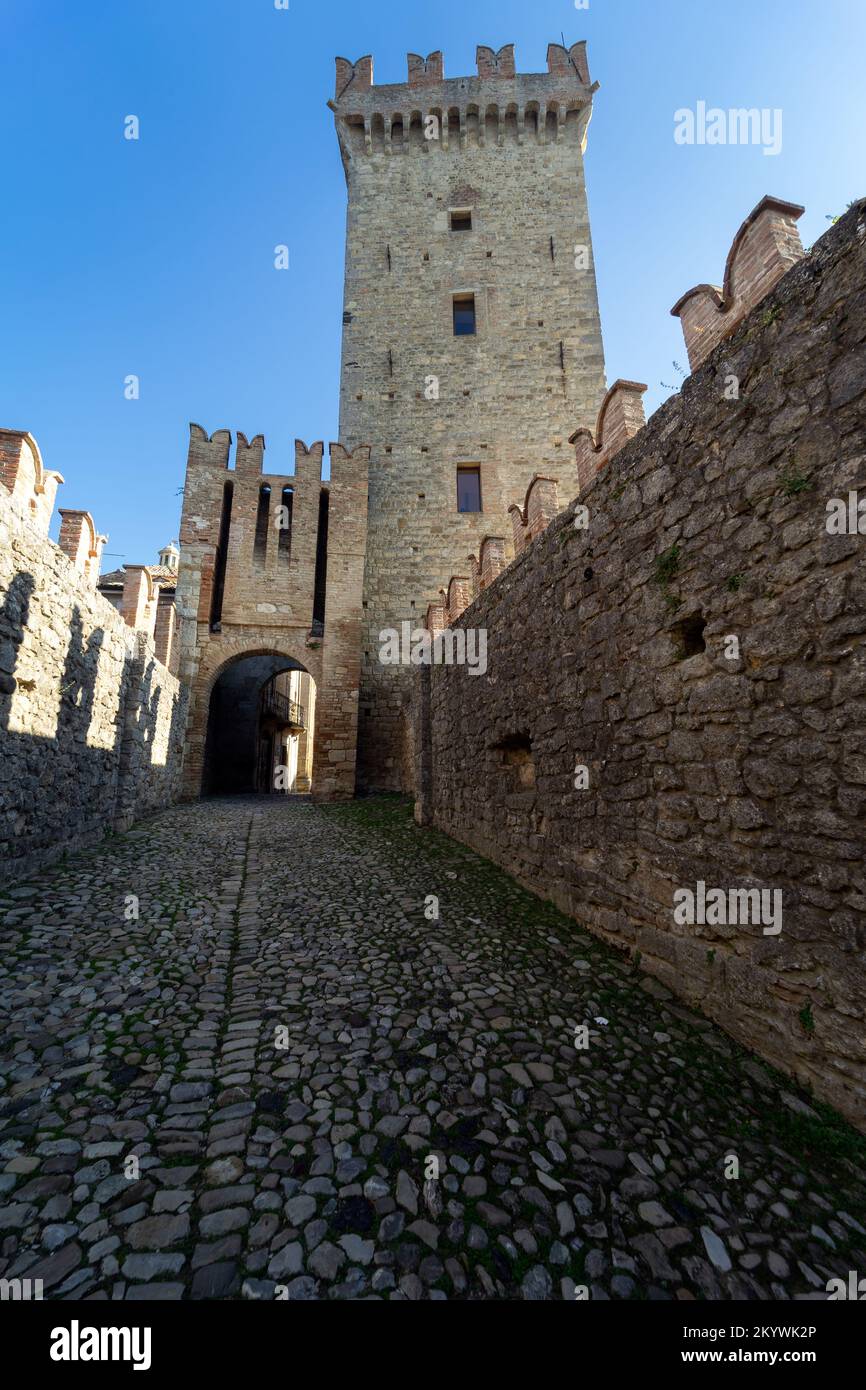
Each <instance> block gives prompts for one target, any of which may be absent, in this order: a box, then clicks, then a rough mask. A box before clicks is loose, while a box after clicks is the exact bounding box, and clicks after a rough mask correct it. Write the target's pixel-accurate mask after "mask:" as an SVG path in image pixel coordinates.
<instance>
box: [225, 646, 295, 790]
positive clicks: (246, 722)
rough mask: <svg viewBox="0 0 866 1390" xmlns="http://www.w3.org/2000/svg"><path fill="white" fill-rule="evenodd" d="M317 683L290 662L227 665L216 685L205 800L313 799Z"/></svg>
mask: <svg viewBox="0 0 866 1390" xmlns="http://www.w3.org/2000/svg"><path fill="white" fill-rule="evenodd" d="M315 705H316V687H315V681H314V680H313V678H312V676H311V675H310V673H309V671H307V669H306V667H304V666H301V665H300V663H299V662H297V661H294V660H291V659H290V658H288V657H286V656H281V655H277V654H267V655H265V654H259V655H256V656H253V655H247V656H241V657H236V658H235V659H233V660H231V661H229V662H227V663H225V664H224V665H223V666H222V668H221V670H220V671H219V673H218V674H217V676H216V679H215V680H214V681H213V683H212V685H211V691H210V699H209V701H208V718H207V728H206V732H205V744H204V757H203V765H202V781H201V794H202V796H216V795H223V796H231V795H239V794H243V793H253V792H258V793H272V792H281V793H287V792H309V791H310V790H311V784H312V773H313V767H312V761H313V759H312V753H313V736H314V730H315Z"/></svg>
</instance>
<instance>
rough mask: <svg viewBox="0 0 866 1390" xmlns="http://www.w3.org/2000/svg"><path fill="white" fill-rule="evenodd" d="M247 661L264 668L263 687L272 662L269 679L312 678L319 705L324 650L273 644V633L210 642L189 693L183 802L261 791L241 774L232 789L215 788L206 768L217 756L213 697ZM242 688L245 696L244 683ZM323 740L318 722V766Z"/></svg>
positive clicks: (256, 693)
mask: <svg viewBox="0 0 866 1390" xmlns="http://www.w3.org/2000/svg"><path fill="white" fill-rule="evenodd" d="M268 638H270V640H268ZM248 662H250V663H255V662H259V663H260V664H261V674H262V681H261V683H260V684H263V683H264V682H265V681H266V680H267V679H268V663H270V674H272V675H275V674H277V673H278V672H282V671H290V670H297V671H301V672H303V673H306V674H307V675H309V676H310V678H311V683H312V685H313V687H314V688H315V691H316V695H317V703H318V695H319V693H320V691H321V650H320V648H319V647H318V646H312V647H308V646H306V645H305V644H304V643H298V644H295V643H294V642H292V641H290V640H289V641H283V640H278V641H274V640H273V634H262V639H261V640H259V641H256V640H255V636H254V635H253V634H249V633H248V634H246V636H245V638H244V637H240V636H238V637H235V638H233V639H229V640H227V641H220V640H219V639H218V638H217V639H213V638H212V640H211V641H210V642H209V643H208V645H207V647H206V649H205V651H204V653H203V655H202V660H201V662H200V664H199V666H198V670H197V671H196V674H195V679H194V681H193V684H192V688H191V691H190V706H189V715H188V720H187V733H186V747H185V754H184V797H185V799H188V800H191V799H195V798H197V797H199V796H202V795H207V794H209V793H210V792H213V791H216V790H225V791H229V792H230V791H232V790H234V791H241V790H249V791H254V790H257V787H256V785H255V780H256V779H255V777H254V778H253V781H252V785H246V786H245V785H243V781H244V778H243V775H242V774H239V776H238V777H237V778H234V779H233V781H234V785H231V781H232V779H230V784H229V785H228V786H226V787H224V788H220V787H218V786H215V785H214V784H213V779H212V777H211V775H210V772H211V768H209V766H208V754H209V752H210V753H211V755H213V752H214V748H213V729H211V745H212V746H211V748H210V750H209V748H208V730H209V725H210V721H211V714H212V712H213V711H212V701H213V696H214V692H215V691H216V690H217V687H218V686H219V683H220V681H221V679H222V678H223V677H225V676H226V675H227V674H228V673H230V672H232V671H233V670H234V669H235V668H238V667H241V666H242V665H243V664H244V663H248ZM238 684H239V688H240V690H241V693H242V694H243V693H244V692H243V689H242V688H243V685H244V682H243V680H241V681H240V682H239V683H238ZM254 684H255V682H254V681H251V682H250V688H249V689H248V690H247V691H246V692H245V698H246V697H251V696H252V695H253V693H255V695H256V696H257V695H258V690H255V691H253V686H254ZM259 688H260V687H259ZM323 736H324V735H323V734H322V733H320V730H319V728H318V721H317V727H316V729H315V734H314V743H315V748H314V750H313V755H314V761H316V762H317V761H318V760H319V757H320V749H321V747H322V739H323ZM241 742H242V740H241ZM238 756H239V758H240V757H241V756H242V750H240V749H239V750H238ZM250 757H253V758H254V757H255V752H254V750H253V752H252V753H250ZM217 780H219V779H217Z"/></svg>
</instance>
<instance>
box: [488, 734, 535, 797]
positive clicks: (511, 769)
mask: <svg viewBox="0 0 866 1390" xmlns="http://www.w3.org/2000/svg"><path fill="white" fill-rule="evenodd" d="M490 747H491V751H492V752H493V753H494V754H498V761H499V765H500V766H501V767H502V768H503V769H506V771H507V775H508V776H509V778H510V780H511V781H512V782H513V783H515V784H516V785H517V786H518V787H524V788H526V787H534V786H535V764H534V762H533V761H532V739H531V737H530V735H529V734H526V733H518V734H510V735H509V736H508V737H507V738H504V739H502V740H501V741H500V742H499V743H493V744H491V745H490Z"/></svg>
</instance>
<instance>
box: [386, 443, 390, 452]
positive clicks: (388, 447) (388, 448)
mask: <svg viewBox="0 0 866 1390" xmlns="http://www.w3.org/2000/svg"><path fill="white" fill-rule="evenodd" d="M385 453H386V454H390V453H391V445H390V444H386V445H385Z"/></svg>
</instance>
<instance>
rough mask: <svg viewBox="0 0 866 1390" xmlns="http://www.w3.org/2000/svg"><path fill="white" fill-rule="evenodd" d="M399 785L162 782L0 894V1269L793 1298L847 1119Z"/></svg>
mask: <svg viewBox="0 0 866 1390" xmlns="http://www.w3.org/2000/svg"><path fill="white" fill-rule="evenodd" d="M410 810H411V807H410V804H409V803H408V802H407V801H404V800H403V799H402V798H397V797H390V798H370V799H366V800H361V801H356V802H352V803H348V804H343V805H339V806H334V805H329V806H319V805H314V804H311V803H310V801H309V800H307V801H288V802H287V801H286V800H285V799H284V798H279V797H266V798H260V799H256V798H249V799H247V798H232V799H231V800H226V801H220V800H216V801H210V802H207V803H204V802H200V803H197V804H194V805H183V806H176V807H173V808H172V809H170V810H168V811H165V812H164V813H162V814H161V815H160V816H157V817H155V818H154V819H152V820H151V821H150V822H149V823H148V824H147V825H143V826H139V827H136V828H135V829H133V830H131V831H129V832H127V833H126V834H124V835H122V836H119V837H117V838H116V839H115V840H114V841H113V842H112V843H111V845H110V846H108V845H105V846H100V847H99V848H98V849H95V850H91V851H88V852H85V853H82V854H78V855H74V856H72V857H71V858H70V859H69V861H68V862H67V863H66V864H65V865H64V866H63V867H62V868H61V869H60V870H59V871H57V872H55V873H52V874H50V875H48V876H47V877H45V876H43V877H42V878H41V879H39V880H38V881H34V882H32V883H26V884H21V885H19V886H16V887H14V888H12V889H10V890H8V891H7V892H5V893H3V894H2V895H0V1013H2V1017H3V1027H2V1032H0V1278H4V1279H10V1280H11V1279H15V1278H22V1279H26V1278H30V1279H33V1280H35V1279H41V1280H42V1281H43V1286H44V1290H43V1291H44V1297H45V1298H46V1299H49V1300H111V1301H118V1302H120V1301H125V1302H133V1301H134V1302H140V1301H150V1300H154V1299H160V1300H166V1299H167V1300H179V1299H184V1300H202V1299H210V1300H221V1299H258V1300H268V1301H271V1300H274V1299H288V1300H290V1301H297V1300H313V1299H316V1300H324V1299H329V1300H330V1299H335V1300H346V1299H377V1300H382V1299H385V1300H388V1301H394V1300H406V1299H408V1300H411V1301H416V1300H421V1299H423V1300H428V1299H430V1300H442V1299H449V1300H455V1299H456V1300H477V1299H516V1300H531V1301H537V1300H544V1299H555V1300H568V1301H573V1300H574V1298H575V1294H576V1293H577V1292H578V1291H579V1290H584V1291H585V1293H584V1296H585V1297H589V1298H591V1299H593V1300H599V1299H614V1300H623V1299H646V1298H649V1299H653V1300H658V1299H664V1300H670V1299H678V1300H682V1299H723V1300H734V1299H759V1300H767V1299H772V1300H776V1299H781V1300H788V1299H798V1300H799V1299H823V1298H826V1289H827V1282H828V1280H829V1279H832V1278H843V1279H846V1278H847V1273H848V1271H849V1270H851V1269H855V1270H856V1269H863V1268H864V1262H866V1226H864V1223H866V1187H864V1180H863V1172H864V1162H863V1159H864V1153H866V1144H864V1141H863V1140H862V1139H861V1138H860V1137H859V1136H857V1135H855V1134H853V1132H852V1131H850V1130H849V1129H848V1128H847V1126H846V1125H845V1124H844V1123H843V1122H842V1121H841V1120H839V1118H838V1117H836V1116H833V1115H832V1113H830V1112H828V1111H825V1109H824V1107H821V1106H820V1105H818V1106H816V1105H815V1103H814V1102H812V1101H811V1100H810V1099H809V1098H804V1097H803V1096H802V1095H801V1094H799V1093H798V1092H797V1090H796V1088H795V1087H792V1086H791V1085H790V1083H788V1082H787V1081H785V1080H784V1079H783V1078H780V1077H778V1076H777V1075H774V1074H773V1073H772V1072H771V1071H770V1070H769V1069H767V1068H766V1067H764V1066H762V1065H759V1064H758V1063H756V1062H755V1060H754V1059H753V1058H752V1057H750V1056H748V1055H747V1054H745V1053H744V1052H742V1050H741V1049H740V1048H739V1047H737V1046H736V1044H734V1043H732V1042H731V1041H730V1040H729V1039H727V1038H726V1037H725V1036H724V1035H723V1034H722V1033H721V1031H720V1030H719V1029H718V1028H716V1027H714V1026H713V1025H712V1024H711V1023H709V1022H708V1021H707V1020H706V1019H704V1018H701V1017H700V1016H699V1015H697V1014H694V1013H692V1012H691V1011H690V1010H688V1009H687V1008H684V1007H682V1006H681V1005H680V1004H678V1003H677V1002H676V1000H675V999H674V998H673V997H672V996H671V994H670V993H669V991H667V990H666V989H664V988H663V987H662V986H661V985H660V984H658V982H656V981H654V980H651V979H649V978H647V977H646V976H644V975H642V974H641V972H640V971H639V970H637V969H635V968H634V966H633V965H632V964H630V963H628V962H626V961H625V960H623V959H622V958H621V957H620V956H619V955H618V954H617V953H616V952H615V951H613V950H611V949H610V947H608V946H606V945H604V944H603V943H601V942H599V941H597V940H595V939H593V937H592V936H590V935H589V934H587V933H586V932H585V931H583V930H582V929H581V928H579V927H577V926H575V924H574V923H573V922H572V921H570V920H569V919H568V918H566V917H564V916H563V915H562V914H561V913H559V912H558V911H557V910H556V909H555V908H554V907H553V906H552V905H550V904H547V903H542V902H540V901H539V900H538V899H537V898H535V897H533V896H532V895H531V894H529V893H528V892H526V891H525V890H523V889H522V888H520V887H519V886H518V885H517V884H515V883H514V882H513V880H511V879H509V878H508V877H507V876H506V875H505V874H504V873H502V872H501V871H500V870H498V869H496V868H494V867H493V866H491V865H490V864H485V863H484V862H483V861H482V860H480V859H479V858H477V856H476V855H475V854H474V853H473V852H471V851H470V850H468V849H466V848H464V847H463V846H461V845H459V844H456V843H455V842H454V841H451V840H447V839H446V838H445V837H444V836H441V835H439V834H437V833H436V832H433V831H429V830H422V829H420V828H419V827H417V826H416V825H415V824H414V823H413V820H412V817H411V814H410ZM129 893H134V894H136V895H137V897H138V899H139V903H140V912H139V915H138V916H137V918H135V919H130V918H129V917H128V914H127V912H126V910H125V906H124V904H125V899H126V895H127V894H129ZM430 894H435V895H436V896H437V897H438V912H439V916H438V920H436V921H431V920H429V919H428V916H427V915H426V903H427V899H428V896H429V895H430ZM584 1025H585V1026H586V1027H587V1029H588V1047H587V1048H586V1049H584V1050H582V1051H577V1050H576V1049H575V1046H574V1035H575V1029H576V1027H577V1026H584ZM278 1044H279V1045H278ZM731 1156H734V1157H736V1158H737V1159H738V1162H739V1178H738V1180H736V1181H731V1180H729V1179H728V1178H727V1177H726V1176H725V1172H726V1164H727V1163H728V1162H729V1159H730V1157H731ZM431 1158H433V1159H435V1160H436V1161H437V1162H438V1177H432V1176H431V1171H432V1170H431V1165H430V1159H431ZM130 1160H135V1162H130ZM127 1320H128V1319H127ZM121 1321H124V1319H121ZM796 1321H797V1322H802V1321H808V1319H807V1318H805V1317H802V1318H800V1317H798V1318H797V1319H796Z"/></svg>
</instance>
